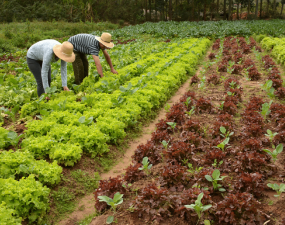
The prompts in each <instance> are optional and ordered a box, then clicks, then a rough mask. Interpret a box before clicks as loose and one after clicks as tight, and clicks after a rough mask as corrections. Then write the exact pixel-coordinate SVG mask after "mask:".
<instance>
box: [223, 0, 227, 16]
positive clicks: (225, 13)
mask: <svg viewBox="0 0 285 225" xmlns="http://www.w3.org/2000/svg"><path fill="white" fill-rule="evenodd" d="M226 6H227V0H224V20H225V19H227V16H226V15H227V7H226Z"/></svg>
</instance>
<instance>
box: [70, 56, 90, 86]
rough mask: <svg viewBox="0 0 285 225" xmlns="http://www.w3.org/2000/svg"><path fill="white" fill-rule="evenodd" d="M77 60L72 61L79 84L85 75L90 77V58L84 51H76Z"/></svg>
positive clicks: (76, 82)
mask: <svg viewBox="0 0 285 225" xmlns="http://www.w3.org/2000/svg"><path fill="white" fill-rule="evenodd" d="M74 53H75V61H74V62H73V63H72V66H73V72H74V77H75V81H74V83H75V84H77V85H79V84H81V83H82V81H83V79H84V78H85V77H88V65H89V64H88V60H87V57H86V55H85V54H84V53H81V52H74Z"/></svg>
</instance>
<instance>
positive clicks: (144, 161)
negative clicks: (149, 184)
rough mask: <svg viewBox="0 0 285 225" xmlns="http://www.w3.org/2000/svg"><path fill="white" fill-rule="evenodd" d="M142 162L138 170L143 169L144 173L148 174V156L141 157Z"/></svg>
mask: <svg viewBox="0 0 285 225" xmlns="http://www.w3.org/2000/svg"><path fill="white" fill-rule="evenodd" d="M142 164H143V166H142V167H140V168H139V170H143V171H144V172H145V173H146V175H149V173H150V169H151V167H152V164H149V162H148V157H144V158H143V161H142Z"/></svg>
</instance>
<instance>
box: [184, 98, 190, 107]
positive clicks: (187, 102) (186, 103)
mask: <svg viewBox="0 0 285 225" xmlns="http://www.w3.org/2000/svg"><path fill="white" fill-rule="evenodd" d="M190 103H191V97H188V98H187V99H186V102H184V104H185V105H186V107H187V108H188V105H189V104H190Z"/></svg>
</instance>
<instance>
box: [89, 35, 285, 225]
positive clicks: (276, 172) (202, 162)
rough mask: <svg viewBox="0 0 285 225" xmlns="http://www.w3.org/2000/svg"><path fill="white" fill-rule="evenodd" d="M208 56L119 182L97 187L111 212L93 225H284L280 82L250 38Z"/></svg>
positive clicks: (226, 42)
mask: <svg viewBox="0 0 285 225" xmlns="http://www.w3.org/2000/svg"><path fill="white" fill-rule="evenodd" d="M212 49H213V51H212V53H210V54H209V56H208V57H209V60H208V61H206V62H205V63H204V67H203V69H202V70H201V71H200V73H199V74H197V75H195V76H194V77H193V78H192V79H191V84H192V87H191V88H190V89H191V90H190V91H188V92H187V93H185V94H184V96H183V97H181V99H180V101H179V102H178V103H175V104H174V105H173V106H172V107H171V108H170V110H169V111H168V112H167V114H166V118H165V119H162V120H160V121H159V123H157V124H156V131H155V132H153V133H152V138H151V139H150V140H148V141H147V143H146V144H143V145H139V146H138V147H137V149H136V151H135V153H134V155H133V156H132V159H133V164H131V165H130V166H129V167H128V168H127V169H126V172H125V174H124V175H123V176H118V177H115V178H110V179H108V180H101V181H100V185H99V188H98V189H97V190H96V191H95V193H94V194H95V208H96V210H97V211H98V212H105V211H106V210H108V209H111V210H110V211H107V212H106V213H104V215H102V216H101V217H99V218H94V221H93V222H94V223H92V224H99V221H101V222H102V218H104V219H106V220H107V221H108V222H110V221H114V220H115V221H116V222H117V223H118V224H127V223H130V221H131V223H133V224H145V223H148V222H149V223H150V222H153V221H156V222H158V223H161V224H213V223H214V224H284V222H285V218H284V213H285V211H284V203H285V201H284V198H283V197H284V196H283V197H282V192H285V182H284V175H285V171H284V163H285V157H284V153H283V152H282V151H283V143H284V142H285V133H284V128H285V127H284V122H285V121H284V120H285V106H284V104H282V100H284V97H285V96H284V94H283V93H284V87H282V83H283V80H282V78H281V72H280V70H279V68H278V66H277V65H276V64H275V63H274V62H273V60H272V59H271V57H270V56H269V55H266V54H264V52H262V49H261V48H260V47H259V46H258V45H257V43H256V41H255V40H254V39H253V38H249V39H245V38H243V37H238V38H237V37H227V38H225V39H221V40H220V39H218V40H216V42H215V43H214V45H213V47H212ZM193 90H195V91H193ZM121 215H124V216H121ZM138 218H140V219H139V220H138ZM282 221H283V222H282Z"/></svg>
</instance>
